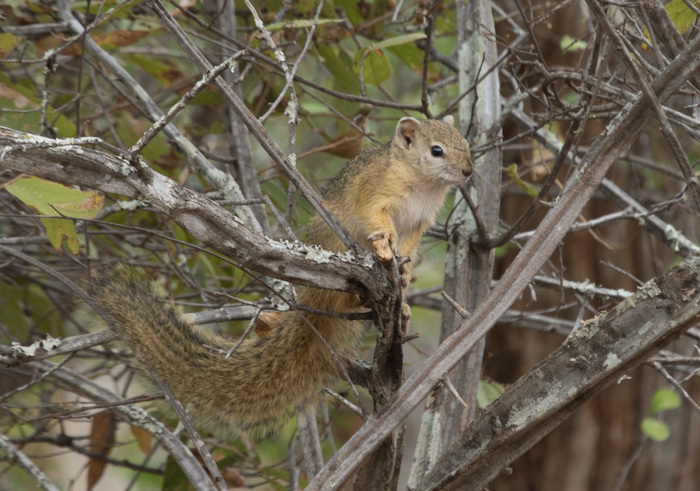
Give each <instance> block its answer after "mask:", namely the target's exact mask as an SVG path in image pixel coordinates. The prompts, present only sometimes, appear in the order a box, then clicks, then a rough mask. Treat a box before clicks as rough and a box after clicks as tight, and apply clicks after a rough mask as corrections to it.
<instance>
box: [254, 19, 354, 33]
mask: <svg viewBox="0 0 700 491" xmlns="http://www.w3.org/2000/svg"><path fill="white" fill-rule="evenodd" d="M340 22H343V19H318V22H317V23H316V25H317V26H322V25H325V24H338V23H340ZM313 25H314V20H313V19H295V20H290V21H287V22H275V23H273V24H270V25H268V26H265V27H266V29H267V30H268V31H270V32H272V31H279V30H280V29H305V28H307V27H311V26H313Z"/></svg>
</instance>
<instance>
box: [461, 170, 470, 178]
mask: <svg viewBox="0 0 700 491" xmlns="http://www.w3.org/2000/svg"><path fill="white" fill-rule="evenodd" d="M462 174H463V175H464V177H469V176H471V175H472V171H470V170H468V169H462Z"/></svg>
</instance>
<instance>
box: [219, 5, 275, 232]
mask: <svg viewBox="0 0 700 491" xmlns="http://www.w3.org/2000/svg"><path fill="white" fill-rule="evenodd" d="M215 2H216V7H217V9H216V10H217V11H221V15H219V17H218V18H217V24H218V28H219V29H220V30H221V31H222V32H224V33H226V35H228V36H229V37H230V38H231V39H236V31H237V29H236V11H235V8H234V3H233V0H215ZM221 50H222V53H221V59H222V60H225V59H226V58H227V57H228V56H230V55H229V53H227V50H226V48H225V47H223V46H222V48H221ZM239 74H240V70H239V69H238V67H236V69H235V70H234V72H233V73H231V71H229V70H227V71H225V72H224V73H223V74H222V77H223V79H224V81H225V82H226V83H227V84H228V85H229V86H231V87H232V88H233V92H234V93H235V94H236V95H237V96H238V97H239V98H240V99H241V100H243V94H242V92H241V85H240V83H238V82H237V80H236V79H237V78H238V75H239ZM224 110H225V115H226V133H227V134H228V137H229V150H230V152H231V157H233V168H234V174H235V178H236V180H237V181H238V182H239V183H240V185H241V191H242V192H243V195H244V196H245V197H246V198H247V199H254V200H262V191H261V190H260V182H258V176H257V173H256V172H255V163H254V162H253V152H252V150H251V147H250V137H249V134H250V133H249V131H248V128H247V127H246V125H245V124H243V121H241V119H240V118H239V117H238V115H237V114H236V112H235V111H234V110H233V109H232V108H231V106H230V105H228V104H227V105H226V106H225V108H224ZM250 206H251V208H252V211H253V215H255V218H257V219H258V222H260V226H261V227H262V231H263V233H264V234H265V235H267V236H269V235H270V226H269V224H268V222H267V215H266V214H265V205H264V204H263V203H262V201H261V202H260V203H257V204H253V205H250Z"/></svg>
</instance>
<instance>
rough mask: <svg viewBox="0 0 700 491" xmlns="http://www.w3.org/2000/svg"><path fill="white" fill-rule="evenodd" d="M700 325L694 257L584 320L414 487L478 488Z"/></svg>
mask: <svg viewBox="0 0 700 491" xmlns="http://www.w3.org/2000/svg"><path fill="white" fill-rule="evenodd" d="M698 321H700V256H698V255H695V256H691V257H690V258H688V259H686V260H685V261H683V262H682V263H680V264H679V265H678V266H676V267H675V268H673V269H672V270H671V271H669V272H668V273H666V274H664V275H662V276H660V277H659V278H656V279H654V280H651V281H650V282H648V283H647V284H646V285H644V286H643V287H640V288H639V290H638V291H637V293H635V294H634V295H633V296H631V297H630V298H628V299H627V300H625V301H623V302H621V303H619V304H618V305H617V307H615V308H614V309H613V310H612V311H610V312H607V313H604V314H601V315H599V316H598V317H596V318H594V319H592V320H590V321H589V322H587V323H586V325H585V326H583V327H581V328H580V329H579V330H578V331H576V333H575V334H574V335H572V336H571V337H570V338H569V339H568V340H567V341H566V343H564V344H563V345H562V346H561V347H559V348H558V349H557V350H556V351H554V352H553V353H552V354H551V355H549V356H548V357H547V358H546V359H545V360H544V361H542V362H541V363H540V364H539V365H538V366H536V367H535V368H533V369H532V370H530V371H529V372H528V373H527V374H526V375H525V376H523V377H522V378H521V379H520V380H518V381H517V382H516V383H515V384H514V385H512V386H511V387H510V388H509V389H508V390H507V391H506V392H505V393H504V394H503V395H502V396H501V397H500V398H498V399H497V400H496V401H494V402H493V403H492V404H491V405H489V406H488V407H487V408H486V410H485V411H484V412H483V413H482V414H481V416H480V417H479V418H478V419H477V420H476V421H475V422H474V423H473V424H472V425H471V426H470V427H469V428H468V429H467V431H466V432H465V433H464V436H463V437H462V439H461V441H460V442H459V443H457V444H456V445H455V446H454V447H453V448H452V449H451V451H450V452H449V453H447V454H445V455H444V456H443V457H442V458H441V459H440V460H439V461H438V462H437V463H436V464H435V467H433V469H432V471H431V472H430V473H429V474H428V475H427V476H426V478H425V480H424V481H423V482H422V483H420V485H419V486H418V487H417V488H416V489H421V490H428V489H440V490H447V489H482V488H483V487H484V486H486V485H487V484H488V483H489V481H491V480H492V479H493V478H494V477H496V476H497V475H498V473H499V472H500V471H502V470H503V468H504V467H506V466H507V465H508V464H509V463H510V462H512V461H513V460H515V458H517V457H518V456H520V455H522V454H523V453H525V451H527V450H528V449H529V448H531V447H532V446H533V445H534V444H535V443H537V442H538V441H539V440H540V439H542V438H543V437H544V436H545V435H547V434H548V433H549V432H550V431H552V430H553V429H554V428H555V427H556V426H558V425H559V424H560V423H561V422H563V421H564V420H565V419H566V418H567V417H569V416H570V415H571V414H572V413H573V412H574V411H575V410H576V409H577V408H578V407H580V406H581V405H582V404H583V403H584V402H586V401H587V400H588V399H590V398H591V397H593V396H594V395H595V394H597V393H598V392H600V391H601V390H602V389H603V388H605V387H606V386H607V385H609V384H610V383H612V382H614V381H615V380H618V379H619V378H620V377H621V376H622V375H623V374H625V373H626V372H628V371H629V370H631V369H632V368H634V367H636V366H637V365H640V364H641V363H643V362H644V361H645V360H646V359H647V358H648V357H649V355H651V354H652V353H655V352H656V351H658V350H660V349H661V348H662V347H663V346H665V345H666V344H667V343H668V342H669V341H670V340H672V339H673V338H675V337H676V336H678V335H679V334H680V333H682V332H683V331H684V330H685V329H687V328H689V327H691V326H692V325H694V324H696V323H697V322H698Z"/></svg>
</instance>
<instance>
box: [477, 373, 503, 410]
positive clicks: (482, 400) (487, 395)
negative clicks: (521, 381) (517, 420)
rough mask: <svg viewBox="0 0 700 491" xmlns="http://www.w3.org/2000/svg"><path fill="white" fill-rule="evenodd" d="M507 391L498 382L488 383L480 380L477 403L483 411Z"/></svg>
mask: <svg viewBox="0 0 700 491" xmlns="http://www.w3.org/2000/svg"><path fill="white" fill-rule="evenodd" d="M504 390H505V389H504V388H503V386H502V385H501V384H497V383H496V382H486V381H485V380H479V385H478V387H477V389H476V402H477V404H479V407H480V408H481V409H484V408H485V407H486V406H488V405H489V404H491V403H492V402H493V401H495V400H496V399H498V397H500V395H501V394H503V391H504Z"/></svg>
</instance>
